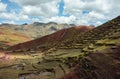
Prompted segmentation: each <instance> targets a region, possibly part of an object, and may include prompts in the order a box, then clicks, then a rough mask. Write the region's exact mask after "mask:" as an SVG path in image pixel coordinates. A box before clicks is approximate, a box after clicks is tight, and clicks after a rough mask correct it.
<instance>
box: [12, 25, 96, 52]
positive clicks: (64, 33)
mask: <svg viewBox="0 0 120 79" xmlns="http://www.w3.org/2000/svg"><path fill="white" fill-rule="evenodd" d="M93 28H94V27H92V26H77V27H71V28H68V29H62V30H59V31H57V32H55V33H53V34H50V35H46V36H43V37H41V38H38V39H36V40H32V41H28V42H25V43H21V44H18V45H15V46H13V47H12V49H13V50H19V49H31V48H34V47H36V46H39V45H43V44H49V43H56V42H61V41H62V40H65V39H66V38H68V36H70V35H74V34H77V33H81V32H85V31H88V30H91V29H93Z"/></svg>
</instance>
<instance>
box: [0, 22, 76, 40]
mask: <svg viewBox="0 0 120 79" xmlns="http://www.w3.org/2000/svg"><path fill="white" fill-rule="evenodd" d="M71 26H75V25H73V24H57V23H55V22H49V23H39V22H34V23H32V24H26V23H25V24H23V25H15V24H6V23H4V24H1V25H0V27H4V28H7V29H11V30H14V31H16V32H19V33H22V34H24V35H25V36H27V37H29V38H32V39H36V38H39V37H42V36H45V35H48V34H51V33H54V32H56V31H58V30H61V29H64V28H69V27H71Z"/></svg>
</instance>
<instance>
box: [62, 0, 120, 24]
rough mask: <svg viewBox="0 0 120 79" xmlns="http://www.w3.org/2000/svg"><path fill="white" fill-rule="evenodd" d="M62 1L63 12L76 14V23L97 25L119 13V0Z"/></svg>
mask: <svg viewBox="0 0 120 79" xmlns="http://www.w3.org/2000/svg"><path fill="white" fill-rule="evenodd" d="M64 3H65V6H64V14H70V15H74V16H76V17H77V19H78V20H77V21H76V22H77V23H78V22H80V23H83V24H90V23H94V24H95V25H99V24H101V21H103V20H106V21H107V20H109V19H112V18H114V17H116V16H118V15H120V5H119V3H120V0H116V1H115V0H64ZM83 11H88V13H87V14H84V13H83Z"/></svg>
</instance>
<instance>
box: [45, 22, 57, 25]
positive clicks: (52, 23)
mask: <svg viewBox="0 0 120 79" xmlns="http://www.w3.org/2000/svg"><path fill="white" fill-rule="evenodd" d="M46 24H47V25H49V24H56V25H57V23H56V22H48V23H46Z"/></svg>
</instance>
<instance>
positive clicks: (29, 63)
mask: <svg viewBox="0 0 120 79" xmlns="http://www.w3.org/2000/svg"><path fill="white" fill-rule="evenodd" d="M38 24H39V23H37V25H38ZM40 24H41V23H40ZM25 25H26V24H25ZM0 52H1V53H0V62H1V63H0V78H1V79H17V78H18V79H39V78H41V79H119V78H120V16H118V17H116V18H114V19H112V20H110V21H108V22H106V23H104V24H102V25H100V26H98V27H94V28H93V27H91V26H87V27H86V26H79V27H71V28H68V29H62V30H59V31H57V32H55V33H52V34H49V35H46V36H43V37H41V38H37V39H35V40H31V41H28V42H25V43H21V44H17V45H14V46H11V47H10V48H9V50H4V51H0Z"/></svg>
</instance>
